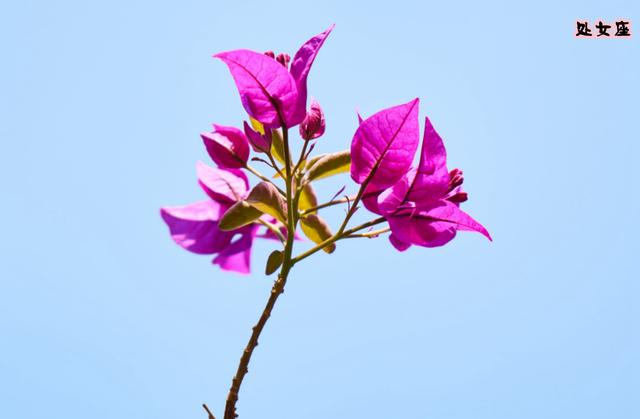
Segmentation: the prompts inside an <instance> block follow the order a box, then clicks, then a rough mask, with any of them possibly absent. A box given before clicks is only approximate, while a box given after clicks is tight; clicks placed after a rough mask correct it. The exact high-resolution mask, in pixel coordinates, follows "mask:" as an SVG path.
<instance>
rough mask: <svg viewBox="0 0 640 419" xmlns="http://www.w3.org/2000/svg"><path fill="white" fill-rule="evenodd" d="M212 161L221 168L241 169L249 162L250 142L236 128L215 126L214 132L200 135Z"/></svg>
mask: <svg viewBox="0 0 640 419" xmlns="http://www.w3.org/2000/svg"><path fill="white" fill-rule="evenodd" d="M200 137H202V141H204V145H205V147H206V148H207V152H208V153H209V156H210V157H211V159H212V160H213V161H214V162H216V164H217V165H218V166H219V167H221V168H226V169H239V168H242V167H244V166H245V165H246V164H247V160H249V141H248V140H247V137H245V135H244V133H243V132H242V131H240V130H239V129H237V128H234V127H226V126H223V125H216V124H214V125H213V132H203V133H202V134H200Z"/></svg>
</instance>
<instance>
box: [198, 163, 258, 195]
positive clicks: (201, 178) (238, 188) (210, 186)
mask: <svg viewBox="0 0 640 419" xmlns="http://www.w3.org/2000/svg"><path fill="white" fill-rule="evenodd" d="M196 173H197V175H198V183H200V186H201V187H202V189H203V190H204V191H205V193H206V194H207V195H209V197H210V198H211V199H213V200H215V201H218V202H223V203H227V204H229V205H233V204H234V203H236V202H237V201H239V200H240V199H242V198H244V196H245V195H246V193H247V190H248V189H249V179H247V175H245V174H244V172H242V171H241V170H238V169H216V168H213V167H209V166H207V165H206V164H204V163H202V162H200V161H199V162H198V163H197V164H196Z"/></svg>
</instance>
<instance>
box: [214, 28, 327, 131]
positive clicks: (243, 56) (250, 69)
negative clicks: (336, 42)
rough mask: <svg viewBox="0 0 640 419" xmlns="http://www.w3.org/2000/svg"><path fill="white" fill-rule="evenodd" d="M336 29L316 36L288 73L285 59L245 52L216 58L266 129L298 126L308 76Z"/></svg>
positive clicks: (250, 109)
mask: <svg viewBox="0 0 640 419" xmlns="http://www.w3.org/2000/svg"><path fill="white" fill-rule="evenodd" d="M332 29H333V26H331V27H330V28H329V29H327V30H326V31H324V32H322V33H321V34H319V35H316V36H314V37H313V38H311V39H310V40H309V41H307V42H305V43H304V45H302V47H301V48H300V50H298V52H297V53H296V55H295V56H294V57H293V61H292V62H291V70H290V71H289V70H287V67H286V64H287V60H286V57H285V56H284V55H282V56H280V55H279V56H278V57H282V58H280V62H279V61H278V60H276V59H274V58H272V56H271V54H269V55H267V54H261V53H259V52H255V51H250V50H246V49H240V50H234V51H228V52H221V53H219V54H216V55H214V57H215V58H219V59H220V60H222V61H223V62H224V63H225V64H227V66H228V67H229V70H230V71H231V75H232V76H233V79H234V81H235V82H236V87H237V88H238V92H239V93H240V100H241V102H242V106H243V107H244V109H245V110H246V111H247V113H248V114H249V115H250V116H251V117H253V118H254V119H256V120H258V121H260V122H261V123H263V124H264V125H265V126H267V127H271V128H276V127H280V126H282V125H283V124H284V125H286V126H287V127H293V126H295V125H298V124H299V123H300V122H302V120H303V119H304V117H305V114H306V105H307V76H308V75H309V71H310V70H311V66H312V64H313V61H314V60H315V58H316V56H317V54H318V51H319V50H320V48H321V47H322V44H324V41H325V39H326V38H327V36H328V35H329V33H330V32H331V30H332Z"/></svg>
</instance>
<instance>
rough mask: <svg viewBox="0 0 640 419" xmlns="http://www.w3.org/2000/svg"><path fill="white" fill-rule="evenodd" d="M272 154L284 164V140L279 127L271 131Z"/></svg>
mask: <svg viewBox="0 0 640 419" xmlns="http://www.w3.org/2000/svg"><path fill="white" fill-rule="evenodd" d="M271 155H272V156H273V157H275V158H276V160H278V161H279V162H280V163H282V164H284V140H283V139H282V132H280V130H279V129H274V130H272V131H271Z"/></svg>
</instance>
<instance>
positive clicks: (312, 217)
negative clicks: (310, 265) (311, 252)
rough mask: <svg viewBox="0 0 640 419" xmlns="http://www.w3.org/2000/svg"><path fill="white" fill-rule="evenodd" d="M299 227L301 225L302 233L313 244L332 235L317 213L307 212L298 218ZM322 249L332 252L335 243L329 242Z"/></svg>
mask: <svg viewBox="0 0 640 419" xmlns="http://www.w3.org/2000/svg"><path fill="white" fill-rule="evenodd" d="M300 227H302V231H303V232H304V235H305V236H307V237H308V238H309V240H311V241H312V242H314V243H315V244H320V243H322V242H323V241H325V240H327V239H328V238H329V237H331V236H332V235H333V233H332V232H331V229H330V228H329V226H328V225H327V223H326V222H325V221H324V220H323V219H322V218H320V216H318V215H317V214H309V215H305V216H304V217H302V218H300ZM322 250H324V251H325V252H327V253H332V252H333V251H334V250H336V244H335V243H331V244H330V245H328V246H325V247H324V248H323V249H322Z"/></svg>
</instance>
